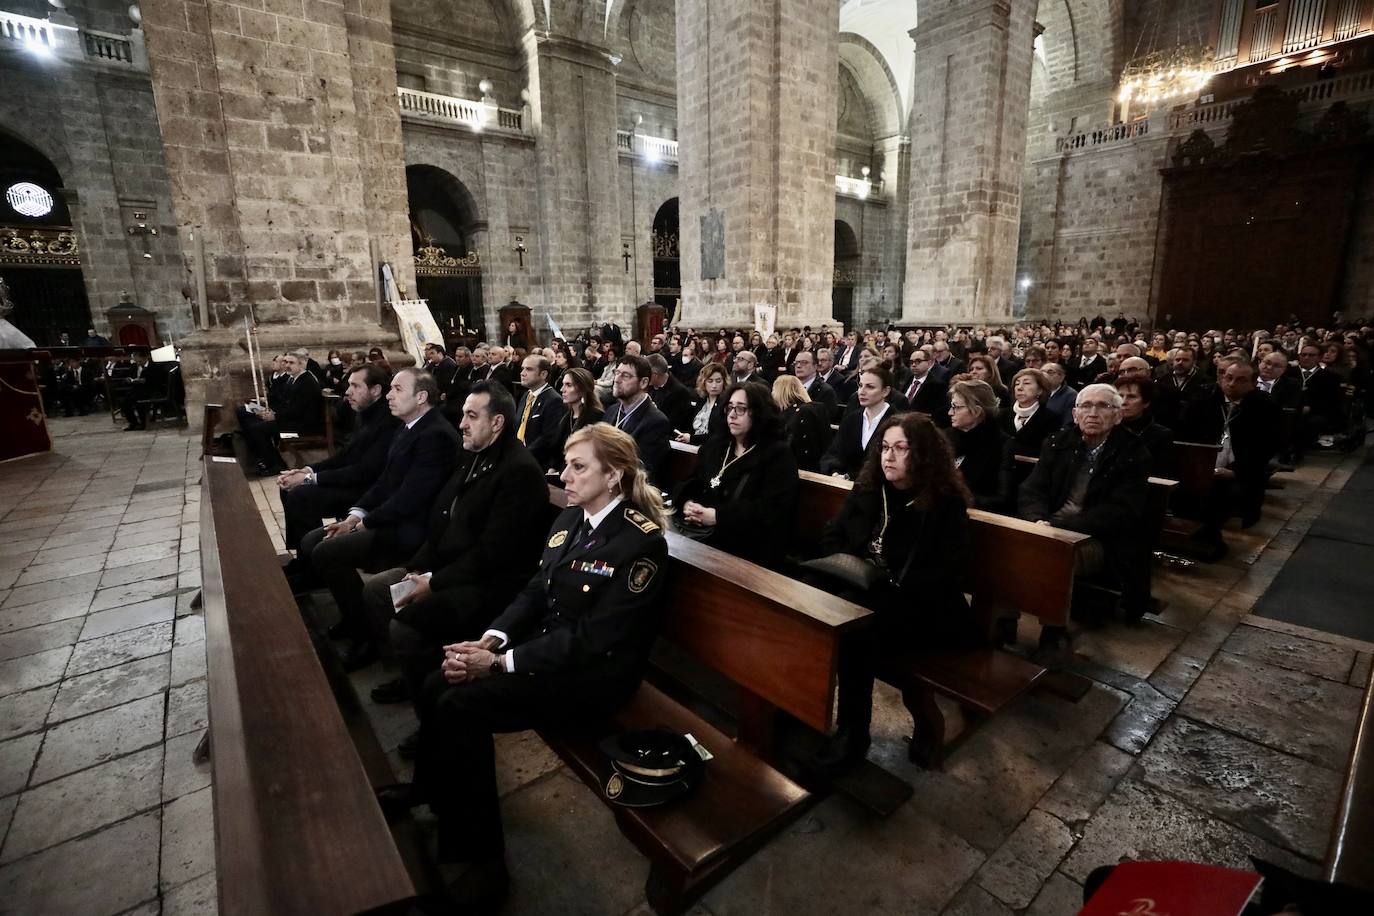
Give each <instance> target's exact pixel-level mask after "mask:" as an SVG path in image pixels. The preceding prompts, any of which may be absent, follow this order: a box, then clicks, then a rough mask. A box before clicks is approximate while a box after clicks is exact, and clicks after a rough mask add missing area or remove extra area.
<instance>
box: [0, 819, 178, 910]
mask: <svg viewBox="0 0 1374 916" xmlns="http://www.w3.org/2000/svg"><path fill="white" fill-rule="evenodd" d="M15 826H16V827H17V826H18V824H17V823H16V825H15ZM12 829H13V828H12ZM158 838H159V828H158V814H157V812H151V813H148V814H144V815H142V816H140V817H135V818H130V819H129V820H126V821H123V822H121V823H119V824H115V825H114V826H112V827H110V828H109V829H107V830H101V831H100V832H98V833H93V834H91V835H90V836H84V837H81V838H80V839H76V840H72V841H70V842H67V843H63V844H62V845H61V846H55V847H53V848H52V849H48V850H46V851H44V852H41V853H39V854H38V855H35V856H30V857H29V858H27V859H23V860H22V861H19V862H15V863H13V864H11V865H7V866H5V867H3V868H0V900H4V901H9V902H13V903H16V904H17V909H16V910H15V912H22V913H32V914H39V913H43V914H67V913H71V914H77V913H79V914H82V916H107V914H109V916H112V914H115V913H120V912H123V911H124V910H127V909H129V908H130V907H132V906H134V905H136V904H138V903H139V902H141V901H144V900H148V899H150V898H155V897H156V895H157V862H158ZM74 863H80V866H79V870H78V871H77V872H76V873H74V872H73V864H74Z"/></svg>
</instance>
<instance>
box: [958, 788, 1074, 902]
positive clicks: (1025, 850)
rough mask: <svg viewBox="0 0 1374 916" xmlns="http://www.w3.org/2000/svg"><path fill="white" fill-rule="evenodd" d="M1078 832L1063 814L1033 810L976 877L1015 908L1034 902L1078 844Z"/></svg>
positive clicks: (979, 870)
mask: <svg viewBox="0 0 1374 916" xmlns="http://www.w3.org/2000/svg"><path fill="white" fill-rule="evenodd" d="M1074 839H1075V837H1074V835H1073V833H1072V832H1071V831H1070V830H1069V828H1068V827H1067V826H1065V824H1064V822H1063V821H1061V820H1059V818H1057V817H1055V816H1053V815H1051V814H1047V813H1045V812H1043V811H1040V810H1035V811H1032V812H1031V813H1030V814H1029V815H1027V817H1026V819H1025V820H1024V821H1022V822H1021V824H1020V825H1019V826H1018V827H1017V828H1016V830H1015V832H1013V833H1012V835H1011V836H1010V837H1009V838H1008V839H1007V841H1006V842H1005V843H1003V844H1002V847H1001V848H1000V849H998V850H997V851H996V852H995V853H993V854H992V856H990V857H989V858H988V860H987V861H986V862H984V863H983V867H982V868H980V869H978V873H977V874H976V875H975V876H974V880H975V881H977V882H978V884H979V886H981V887H982V888H983V889H984V890H985V891H987V892H988V893H990V894H992V895H993V896H994V897H996V898H997V899H998V900H1000V901H1002V903H1004V904H1006V905H1007V906H1009V907H1011V908H1012V909H1014V910H1020V909H1024V908H1025V907H1027V906H1030V903H1031V901H1032V900H1034V899H1035V895H1036V894H1037V893H1039V891H1040V886H1041V885H1042V884H1044V883H1045V880H1046V879H1047V878H1049V876H1050V873H1051V872H1053V871H1054V870H1055V869H1056V868H1057V867H1058V866H1059V863H1060V861H1061V860H1062V859H1063V858H1064V856H1065V854H1067V853H1068V851H1069V849H1070V848H1071V847H1072V846H1073V844H1074Z"/></svg>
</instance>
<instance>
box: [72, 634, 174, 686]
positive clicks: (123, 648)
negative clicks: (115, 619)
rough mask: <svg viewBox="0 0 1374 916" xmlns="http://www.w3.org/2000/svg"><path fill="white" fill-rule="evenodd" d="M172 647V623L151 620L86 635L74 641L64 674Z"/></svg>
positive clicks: (160, 652) (161, 651) (156, 652)
mask: <svg viewBox="0 0 1374 916" xmlns="http://www.w3.org/2000/svg"><path fill="white" fill-rule="evenodd" d="M171 649H172V624H171V622H170V621H167V622H165V623H155V624H152V625H151V626H146V627H139V628H137V629H134V630H125V631H123V632H122V633H114V634H112V635H110V636H101V637H99V638H98V639H88V640H86V641H85V642H79V643H77V644H76V648H75V649H74V650H73V652H72V661H71V664H70V665H69V666H68V667H67V676H68V677H74V676H76V675H80V674H87V673H89V672H92V671H98V670H100V669H101V668H111V667H113V666H115V665H122V664H123V663H125V662H129V661H133V660H134V659H137V658H147V657H149V656H151V655H161V654H162V653H164V652H170V651H171Z"/></svg>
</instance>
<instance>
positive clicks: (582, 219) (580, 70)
mask: <svg viewBox="0 0 1374 916" xmlns="http://www.w3.org/2000/svg"><path fill="white" fill-rule="evenodd" d="M557 21H558V20H555V22H556V23H557ZM524 48H525V60H526V62H527V64H528V67H529V74H530V86H529V89H530V116H531V118H532V119H533V128H534V134H535V138H536V141H535V158H536V161H537V163H538V166H537V168H538V178H539V181H538V202H539V203H538V220H539V221H538V224H537V227H536V228H537V230H538V233H539V235H540V236H541V237H540V238H539V244H538V257H539V258H540V267H541V270H542V273H543V276H544V283H543V289H542V296H543V302H542V303H539V302H532V301H527V304H528V305H530V306H532V307H534V309H535V315H536V318H537V320H536V321H535V324H536V327H539V328H540V329H541V333H542V331H543V329H544V328H545V327H546V326H545V325H544V322H543V317H544V316H543V315H542V314H539V313H540V312H542V311H544V310H545V309H547V310H548V311H549V312H550V313H551V314H552V315H553V317H554V320H555V321H557V322H558V323H559V326H560V327H562V328H563V329H564V331H565V332H566V333H568V334H571V333H573V329H580V328H585V327H586V326H587V325H589V324H591V323H593V322H596V323H601V322H603V321H610V320H614V321H615V322H616V323H617V324H619V325H620V326H621V327H625V328H628V327H630V326H631V325H632V321H631V316H632V314H633V307H634V302H633V293H634V291H633V289H632V288H631V287H632V286H633V284H632V283H629V282H627V281H626V280H625V271H624V267H623V266H622V262H621V261H620V236H621V232H620V206H619V189H618V186H617V176H616V168H617V163H618V159H617V156H616V150H615V99H616V95H615V74H614V72H613V65H612V63H611V57H610V52H609V51H608V50H607V49H606V48H604V47H601V46H600V45H596V44H592V43H590V42H588V41H586V40H582V39H578V38H572V37H565V36H562V35H557V34H550V33H548V32H542V31H537V30H535V29H530V30H529V31H527V32H526V33H525V36H524ZM526 244H527V245H528V244H529V241H528V240H527V241H526ZM532 254H534V249H533V248H531V254H527V255H526V258H529V257H530V256H531V255H532ZM537 295H539V294H538V293H536V296H537Z"/></svg>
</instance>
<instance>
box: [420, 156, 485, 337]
mask: <svg viewBox="0 0 1374 916" xmlns="http://www.w3.org/2000/svg"><path fill="white" fill-rule="evenodd" d="M406 195H407V202H408V207H409V216H410V229H411V245H412V249H413V250H414V252H415V254H416V262H415V288H416V293H417V294H418V295H419V296H420V297H421V298H423V299H426V300H428V301H429V305H430V311H432V312H433V313H434V318H435V320H436V321H437V322H438V323H439V325H440V327H452V326H455V325H458V324H462V325H465V326H467V327H470V328H481V327H483V326H484V325H485V317H486V316H485V315H484V314H483V309H482V275H481V265H480V253H481V251H482V250H483V249H484V248H485V244H484V239H485V236H486V229H487V226H486V223H485V221H483V220H482V219H481V216H480V212H479V211H478V209H477V201H476V199H475V198H474V197H473V195H472V193H471V192H470V191H469V190H468V188H467V186H466V185H465V184H464V183H463V182H462V181H461V180H460V179H459V178H457V177H456V176H455V175H454V174H453V173H451V172H449V171H447V170H446V169H442V168H440V167H438V166H434V165H424V164H420V165H409V166H407V167H406ZM433 248H438V249H440V252H439V253H438V254H439V257H438V258H431V257H430V256H431V255H434V254H435V252H433V251H432V250H430V249H433ZM473 253H477V254H478V255H479V258H478V261H479V263H476V264H470V263H463V264H460V265H456V266H455V265H453V264H452V262H451V261H446V260H445V259H457V260H466V259H468V258H469V257H470V255H471V254H473Z"/></svg>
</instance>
